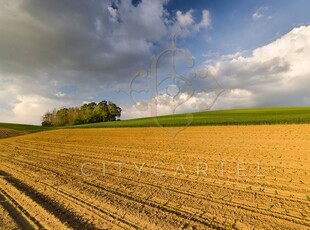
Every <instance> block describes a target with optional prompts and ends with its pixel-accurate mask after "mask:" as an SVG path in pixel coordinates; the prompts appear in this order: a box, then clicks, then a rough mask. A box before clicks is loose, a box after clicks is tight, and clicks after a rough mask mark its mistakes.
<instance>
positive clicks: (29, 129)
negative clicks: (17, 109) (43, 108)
mask: <svg viewBox="0 0 310 230" xmlns="http://www.w3.org/2000/svg"><path fill="white" fill-rule="evenodd" d="M0 128H8V129H15V130H18V131H23V132H27V133H36V132H40V131H45V130H51V129H52V128H49V127H42V126H39V125H24V124H14V123H0Z"/></svg>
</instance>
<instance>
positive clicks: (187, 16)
mask: <svg viewBox="0 0 310 230" xmlns="http://www.w3.org/2000/svg"><path fill="white" fill-rule="evenodd" d="M193 12H194V11H193V10H189V11H187V12H186V13H184V14H183V13H182V12H181V11H179V10H178V11H177V12H176V17H177V21H178V23H179V25H180V26H181V27H186V26H190V25H192V24H194V22H195V21H194V18H193V15H192V13H193Z"/></svg>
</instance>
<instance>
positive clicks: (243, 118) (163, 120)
mask: <svg viewBox="0 0 310 230" xmlns="http://www.w3.org/2000/svg"><path fill="white" fill-rule="evenodd" d="M189 116H192V119H191V118H190V117H189ZM189 118H190V119H189ZM156 120H157V121H156ZM156 122H158V123H156ZM309 123H310V107H281V108H256V109H233V110H217V111H207V112H198V113H191V114H174V115H167V116H158V117H154V118H153V117H146V118H138V119H131V120H121V121H113V122H99V123H92V124H83V125H74V126H65V127H42V126H38V125H25V124H9V123H0V128H1V127H2V128H9V129H15V130H18V131H23V132H28V133H35V132H40V131H46V130H53V129H59V128H105V127H110V128H113V127H156V126H158V124H160V125H161V126H186V125H190V126H205V125H266V124H268V125H271V124H309Z"/></svg>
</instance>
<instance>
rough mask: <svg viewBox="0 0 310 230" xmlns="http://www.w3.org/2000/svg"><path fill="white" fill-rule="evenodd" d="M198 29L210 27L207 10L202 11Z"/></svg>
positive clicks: (209, 17) (209, 16)
mask: <svg viewBox="0 0 310 230" xmlns="http://www.w3.org/2000/svg"><path fill="white" fill-rule="evenodd" d="M198 26H199V27H200V28H209V27H210V26H211V15H210V12H209V11H208V10H203V11H202V19H201V21H200V23H199V24H198Z"/></svg>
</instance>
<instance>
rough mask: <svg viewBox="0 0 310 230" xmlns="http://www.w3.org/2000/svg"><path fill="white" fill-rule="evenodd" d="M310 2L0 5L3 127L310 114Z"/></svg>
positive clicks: (39, 0)
mask: <svg viewBox="0 0 310 230" xmlns="http://www.w3.org/2000/svg"><path fill="white" fill-rule="evenodd" d="M308 9H310V1H308V0H296V1H291V0H282V1H279V0H269V1H264V0H261V1H255V0H231V1H227V0H217V1H214V0H205V1H200V0H191V1H180V0H134V1H131V0H102V1H99V0H97V1H96V0H84V1H81V0H75V1H71V0H55V1H49V0H0V34H1V36H0V121H1V122H14V123H28V124H40V123H41V116H42V115H43V114H44V113H45V112H47V111H49V110H52V109H53V108H57V109H59V108H62V107H71V106H80V105H82V104H83V103H88V102H92V101H94V102H99V101H101V100H111V101H113V102H115V103H116V104H117V105H119V106H120V107H121V108H122V110H123V111H122V117H121V119H130V118H136V117H146V116H157V115H162V114H172V113H182V112H196V111H206V110H209V109H212V110H216V109H231V108H254V107H271V106H309V104H310V90H309V89H308V86H309V83H310V68H309V66H310V25H309V24H310V14H309V12H308Z"/></svg>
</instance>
